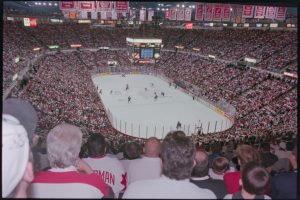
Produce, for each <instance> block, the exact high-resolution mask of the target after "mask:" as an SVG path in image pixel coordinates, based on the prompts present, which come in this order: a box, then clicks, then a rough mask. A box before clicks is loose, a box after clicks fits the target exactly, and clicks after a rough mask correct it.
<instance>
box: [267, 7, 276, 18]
mask: <svg viewBox="0 0 300 200" xmlns="http://www.w3.org/2000/svg"><path fill="white" fill-rule="evenodd" d="M276 10H277V9H276V7H269V6H268V7H267V11H266V18H267V19H274V18H275V15H276Z"/></svg>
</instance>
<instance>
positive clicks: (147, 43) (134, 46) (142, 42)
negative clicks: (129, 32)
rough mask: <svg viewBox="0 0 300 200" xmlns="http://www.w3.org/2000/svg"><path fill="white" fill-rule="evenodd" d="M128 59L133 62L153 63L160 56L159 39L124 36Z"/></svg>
mask: <svg viewBox="0 0 300 200" xmlns="http://www.w3.org/2000/svg"><path fill="white" fill-rule="evenodd" d="M126 42H127V47H128V48H127V50H128V56H129V60H130V61H131V62H133V63H155V61H156V60H158V59H159V58H160V49H161V42H162V40H161V39H155V38H126Z"/></svg>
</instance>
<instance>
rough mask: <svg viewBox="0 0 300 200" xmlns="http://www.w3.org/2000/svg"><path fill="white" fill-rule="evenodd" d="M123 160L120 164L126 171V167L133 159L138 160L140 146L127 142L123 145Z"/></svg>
mask: <svg viewBox="0 0 300 200" xmlns="http://www.w3.org/2000/svg"><path fill="white" fill-rule="evenodd" d="M124 150H125V151H124V159H122V160H121V163H122V165H123V167H124V169H125V171H126V172H127V171H128V166H129V165H130V163H131V162H132V161H133V160H134V159H138V158H140V157H141V151H142V150H141V146H140V145H139V144H138V143H137V142H128V143H127V144H125V149H124Z"/></svg>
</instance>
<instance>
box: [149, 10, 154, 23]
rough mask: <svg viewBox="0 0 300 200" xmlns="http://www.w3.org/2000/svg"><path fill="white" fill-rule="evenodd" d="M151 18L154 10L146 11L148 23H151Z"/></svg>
mask: <svg viewBox="0 0 300 200" xmlns="http://www.w3.org/2000/svg"><path fill="white" fill-rule="evenodd" d="M153 16H154V10H148V21H152V17H153Z"/></svg>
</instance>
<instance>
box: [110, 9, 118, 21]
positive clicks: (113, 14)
mask: <svg viewBox="0 0 300 200" xmlns="http://www.w3.org/2000/svg"><path fill="white" fill-rule="evenodd" d="M107 18H108V16H107ZM111 19H112V20H117V19H118V15H117V12H115V11H112V12H111Z"/></svg>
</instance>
